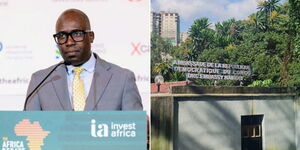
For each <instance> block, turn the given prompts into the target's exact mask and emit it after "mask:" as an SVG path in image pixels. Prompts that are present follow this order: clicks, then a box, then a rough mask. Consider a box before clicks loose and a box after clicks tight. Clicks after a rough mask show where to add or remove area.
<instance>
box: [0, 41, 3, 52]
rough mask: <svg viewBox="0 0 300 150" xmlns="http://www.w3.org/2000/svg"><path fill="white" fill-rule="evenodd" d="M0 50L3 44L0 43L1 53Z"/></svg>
mask: <svg viewBox="0 0 300 150" xmlns="http://www.w3.org/2000/svg"><path fill="white" fill-rule="evenodd" d="M2 49H3V44H2V42H0V52H1V51H2Z"/></svg>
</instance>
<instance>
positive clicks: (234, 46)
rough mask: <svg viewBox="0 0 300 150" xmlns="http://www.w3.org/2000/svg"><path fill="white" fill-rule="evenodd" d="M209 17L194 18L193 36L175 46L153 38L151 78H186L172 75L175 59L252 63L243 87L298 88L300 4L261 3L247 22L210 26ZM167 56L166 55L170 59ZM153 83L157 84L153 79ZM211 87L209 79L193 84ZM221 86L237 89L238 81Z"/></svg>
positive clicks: (297, 1)
mask: <svg viewBox="0 0 300 150" xmlns="http://www.w3.org/2000/svg"><path fill="white" fill-rule="evenodd" d="M212 24H213V23H212V22H210V21H209V19H208V18H205V17H204V18H199V19H196V20H194V24H192V26H191V27H190V28H189V37H188V38H187V40H186V41H184V42H183V43H181V44H180V45H179V46H173V45H172V44H170V43H168V42H167V41H165V40H164V39H162V38H160V37H159V36H158V35H153V36H152V39H151V59H152V61H151V75H152V79H153V78H154V77H155V75H157V74H161V75H163V76H164V78H165V81H180V80H186V77H185V75H184V74H183V73H178V72H173V71H172V60H174V59H177V60H178V59H179V60H191V61H201V62H215V63H227V64H240V65H250V66H251V68H252V70H251V71H252V75H251V76H250V77H247V78H245V79H244V81H243V83H244V84H243V85H244V86H252V87H253V86H264V87H270V86H283V87H291V86H296V87H299V86H300V59H299V56H300V0H289V1H287V2H285V3H283V4H281V3H279V0H263V1H260V2H259V3H258V6H257V12H255V13H253V14H251V15H249V17H248V18H247V19H245V20H235V19H234V18H231V19H228V20H225V21H222V22H217V23H215V24H214V27H212ZM167 56H168V57H167ZM152 81H153V80H152ZM193 81H194V82H195V83H197V84H200V85H213V84H214V81H210V80H200V79H197V80H193ZM219 84H221V85H230V86H234V85H239V84H240V83H239V82H237V81H219Z"/></svg>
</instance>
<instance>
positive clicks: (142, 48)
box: [131, 42, 150, 56]
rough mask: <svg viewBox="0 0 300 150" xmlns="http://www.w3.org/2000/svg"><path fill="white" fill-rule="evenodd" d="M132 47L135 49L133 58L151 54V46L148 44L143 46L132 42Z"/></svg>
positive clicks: (132, 53) (132, 52) (132, 54)
mask: <svg viewBox="0 0 300 150" xmlns="http://www.w3.org/2000/svg"><path fill="white" fill-rule="evenodd" d="M131 46H132V48H133V49H132V51H131V56H134V55H143V54H145V53H149V52H150V46H149V45H146V44H142V43H141V42H139V43H134V42H131Z"/></svg>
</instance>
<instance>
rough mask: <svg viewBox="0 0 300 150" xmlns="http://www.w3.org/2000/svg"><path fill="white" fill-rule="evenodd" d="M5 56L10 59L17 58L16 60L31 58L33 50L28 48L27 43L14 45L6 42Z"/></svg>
mask: <svg viewBox="0 0 300 150" xmlns="http://www.w3.org/2000/svg"><path fill="white" fill-rule="evenodd" d="M2 48H3V45H2ZM4 58H5V59H8V60H16V61H22V60H31V59H32V58H33V56H32V50H28V48H27V45H23V44H14V45H8V44H5V55H4Z"/></svg>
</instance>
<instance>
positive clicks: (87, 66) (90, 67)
mask: <svg viewBox="0 0 300 150" xmlns="http://www.w3.org/2000/svg"><path fill="white" fill-rule="evenodd" d="M95 65H96V58H95V57H94V55H93V54H91V57H90V59H89V60H88V61H87V62H85V63H84V64H82V65H81V66H79V67H81V68H84V71H87V72H89V73H92V72H94V70H95ZM73 68H75V66H73V65H67V73H68V74H69V75H70V74H72V71H73Z"/></svg>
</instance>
